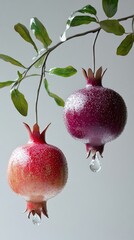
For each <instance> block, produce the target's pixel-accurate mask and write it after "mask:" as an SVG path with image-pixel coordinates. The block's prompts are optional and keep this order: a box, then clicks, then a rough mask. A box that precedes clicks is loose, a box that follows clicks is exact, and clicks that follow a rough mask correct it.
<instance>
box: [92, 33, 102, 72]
mask: <svg viewBox="0 0 134 240" xmlns="http://www.w3.org/2000/svg"><path fill="white" fill-rule="evenodd" d="M100 30H101V29H99V30H98V31H97V34H96V36H95V40H94V43H93V71H94V74H95V68H96V66H95V46H96V41H97V38H98V35H99V32H100Z"/></svg>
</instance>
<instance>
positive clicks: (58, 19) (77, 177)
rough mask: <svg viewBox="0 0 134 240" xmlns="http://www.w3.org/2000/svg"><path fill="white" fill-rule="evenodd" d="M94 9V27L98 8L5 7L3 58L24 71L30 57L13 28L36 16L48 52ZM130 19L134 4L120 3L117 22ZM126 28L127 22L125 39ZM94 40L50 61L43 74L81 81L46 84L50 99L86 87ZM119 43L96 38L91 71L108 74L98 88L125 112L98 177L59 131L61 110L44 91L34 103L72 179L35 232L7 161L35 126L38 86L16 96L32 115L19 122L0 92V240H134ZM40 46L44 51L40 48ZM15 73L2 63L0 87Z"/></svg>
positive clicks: (129, 61)
mask: <svg viewBox="0 0 134 240" xmlns="http://www.w3.org/2000/svg"><path fill="white" fill-rule="evenodd" d="M89 3H90V4H92V5H93V6H94V7H96V8H97V9H98V17H99V19H104V18H105V16H104V13H103V11H102V8H101V1H97V0H95V1H93V0H91V1H90V2H88V1H85V0H83V1H82V0H77V1H72V0H68V1H62V0H56V1H52V0H44V1H43V0H38V1H32V0H28V1H26V0H23V1H20V0H18V1H17V0H12V1H9V0H5V1H1V7H0V32H1V34H0V52H1V53H4V54H8V55H10V56H12V57H14V58H16V59H18V60H20V61H21V62H22V63H24V64H25V65H29V64H30V63H31V59H32V57H33V56H34V50H33V49H32V46H30V45H28V44H26V43H25V42H24V41H23V40H22V39H21V38H20V37H19V35H18V34H17V33H15V31H14V29H13V26H14V25H15V24H16V23H17V22H21V23H23V24H25V25H27V26H29V20H30V18H32V17H33V16H36V17H38V18H39V19H40V20H41V21H42V22H43V23H44V24H45V26H46V28H47V29H48V32H49V35H50V37H51V38H52V39H53V44H55V43H57V42H58V41H59V36H60V34H61V33H62V32H63V30H64V28H65V22H66V20H67V18H68V16H69V15H70V13H71V12H72V11H74V10H76V9H79V8H81V7H83V6H84V5H87V4H89ZM133 12H134V1H132V0H128V1H125V0H120V1H119V11H118V14H117V15H116V17H124V16H127V15H131V14H133ZM130 25H131V23H130V21H129V20H128V21H126V22H125V23H124V26H126V28H127V31H128V32H129V31H130ZM93 27H94V25H91V26H83V27H78V28H77V29H76V30H75V29H73V30H70V32H68V34H69V35H71V34H72V33H75V32H81V31H84V30H87V29H89V28H93ZM94 37H95V35H93V34H90V35H88V36H85V37H83V38H79V39H78V38H77V39H74V40H72V41H70V42H67V43H65V44H63V45H62V46H61V47H59V48H58V49H57V50H55V51H54V52H53V53H52V54H51V55H50V57H49V59H48V63H47V69H49V68H51V67H65V66H68V65H73V66H74V67H75V68H77V70H78V74H77V75H75V76H73V77H71V78H69V79H63V78H60V77H56V76H52V75H51V76H48V77H47V79H48V80H49V84H50V88H51V90H52V91H53V92H55V93H57V94H59V95H60V96H61V97H63V98H64V99H66V98H67V97H68V96H69V95H70V94H71V93H72V92H73V91H74V90H76V89H79V88H82V87H84V86H85V80H84V78H83V76H82V72H81V68H82V67H83V68H85V69H87V68H88V67H89V66H90V67H92V43H93V39H94ZM122 39H123V37H116V36H114V35H110V34H106V33H104V32H101V34H100V36H99V39H98V42H97V45H96V52H97V55H96V66H97V67H100V66H103V69H105V68H108V70H107V72H106V74H105V77H104V79H103V85H104V86H105V87H110V88H113V89H114V90H116V91H117V92H119V93H120V94H121V95H122V96H123V98H124V99H125V102H126V104H127V108H128V121H127V125H126V128H125V131H124V132H123V134H122V135H121V136H120V137H119V138H118V139H116V140H115V141H113V142H111V143H108V144H106V146H105V151H104V154H103V155H104V157H103V160H102V171H101V172H99V173H97V174H94V173H92V172H91V171H90V170H89V161H90V160H89V159H88V160H86V151H85V146H84V145H83V144H81V143H80V142H77V141H75V140H74V139H72V138H71V137H70V136H69V134H68V133H67V132H66V129H65V126H64V123H63V116H62V114H63V109H62V108H59V107H58V106H56V104H55V103H54V101H53V100H52V99H50V98H49V97H48V96H47V94H46V92H45V90H44V88H43V86H42V89H41V95H40V100H39V124H40V128H41V130H42V129H43V128H44V127H45V126H46V125H47V124H48V123H49V122H52V124H51V126H50V127H49V130H48V131H47V141H48V143H51V144H54V145H56V146H58V147H59V148H61V149H62V151H63V152H64V153H65V155H66V158H67V161H68V167H69V179H68V183H67V185H66V187H65V188H64V190H63V191H62V193H60V194H59V195H58V196H57V197H55V198H53V199H51V200H49V201H48V213H49V219H47V218H45V217H43V218H42V224H41V225H40V226H39V227H36V226H34V225H33V224H32V222H31V221H30V220H27V216H26V214H23V210H24V209H25V201H24V199H22V198H21V197H18V196H17V195H16V194H15V193H13V192H12V191H11V190H10V188H9V186H8V184H7V178H6V170H7V164H8V159H9V157H10V154H11V152H12V150H13V149H14V148H16V147H17V146H18V145H22V144H24V143H25V142H27V139H28V135H27V132H26V129H25V128H24V126H23V122H27V123H28V124H29V125H30V126H32V125H33V124H34V122H35V114H34V103H35V96H36V89H37V86H38V79H37V78H31V79H27V80H25V81H24V82H23V84H22V85H21V88H20V90H21V91H22V92H23V93H24V94H25V96H26V98H27V101H28V102H29V115H28V117H26V118H25V117H22V116H21V115H19V114H18V112H17V111H16V110H15V108H14V106H13V104H12V103H11V100H10V89H9V88H5V89H3V90H1V91H0V116H1V117H0V139H1V140H0V159H1V167H0V196H1V197H0V229H1V230H0V238H1V239H3V240H9V239H16V240H18V239H19V240H22V239H26V240H28V239H32V240H36V239H49V240H74V239H77V240H81V239H84V240H87V239H92V240H113V239H114V240H126V239H127V240H133V239H134V204H133V203H134V187H133V185H134V184H133V183H134V153H133V132H134V127H133V126H134V124H133V117H134V107H133V99H134V93H133V89H134V79H133V66H134V65H133V62H134V55H133V54H134V52H133V50H132V51H131V53H130V54H129V55H128V56H126V57H119V56H116V53H115V52H116V47H117V46H118V45H119V43H120V42H121V40H122ZM38 46H40V47H41V45H40V43H39V44H38ZM17 70H18V68H16V67H14V66H12V65H10V64H8V63H5V62H2V61H1V62H0V81H6V80H14V79H15V78H16V71H17Z"/></svg>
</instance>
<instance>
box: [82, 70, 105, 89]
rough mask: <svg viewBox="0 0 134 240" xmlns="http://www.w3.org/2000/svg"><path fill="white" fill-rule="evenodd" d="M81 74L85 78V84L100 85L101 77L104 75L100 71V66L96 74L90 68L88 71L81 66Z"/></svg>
mask: <svg viewBox="0 0 134 240" xmlns="http://www.w3.org/2000/svg"><path fill="white" fill-rule="evenodd" d="M82 71H83V75H84V77H85V78H86V81H87V85H92V86H102V77H103V76H104V73H105V72H106V70H105V71H104V72H102V67H100V68H99V69H98V70H97V71H96V74H94V73H93V71H92V69H91V68H89V69H88V71H87V72H86V70H85V69H84V68H82Z"/></svg>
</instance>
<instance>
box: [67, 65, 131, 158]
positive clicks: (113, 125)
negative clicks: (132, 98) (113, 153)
mask: <svg viewBox="0 0 134 240" xmlns="http://www.w3.org/2000/svg"><path fill="white" fill-rule="evenodd" d="M83 73H84V76H85V78H86V81H87V84H86V87H85V88H83V89H80V90H78V91H76V92H74V93H73V94H72V95H71V96H70V97H69V98H68V99H67V100H66V103H65V107H64V121H65V125H66V127H67V130H68V132H69V133H70V134H71V135H72V136H73V137H74V138H76V139H78V140H81V141H82V142H83V143H85V144H86V149H87V156H89V155H90V153H91V154H92V158H93V159H94V158H95V156H96V152H99V153H100V155H102V152H103V149H104V145H105V143H107V142H109V141H111V140H113V139H115V138H116V137H118V136H119V135H120V134H121V132H122V131H123V129H124V126H125V124H126V119H127V109H126V105H125V102H124V100H123V98H122V97H121V96H120V95H119V94H118V93H117V92H115V91H114V90H112V89H108V88H104V87H103V86H102V77H103V75H104V73H102V67H101V68H99V69H98V70H97V72H96V75H95V76H94V74H93V72H92V70H91V69H90V68H89V69H88V73H86V71H85V70H84V69H83Z"/></svg>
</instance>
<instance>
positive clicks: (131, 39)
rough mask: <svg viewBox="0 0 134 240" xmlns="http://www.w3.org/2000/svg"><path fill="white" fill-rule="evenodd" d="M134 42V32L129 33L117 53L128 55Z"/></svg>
mask: <svg viewBox="0 0 134 240" xmlns="http://www.w3.org/2000/svg"><path fill="white" fill-rule="evenodd" d="M133 43H134V36H133V34H129V35H127V36H126V37H125V39H124V40H123V41H122V42H121V44H120V45H119V47H118V48H117V55H121V56H126V55H127V54H128V53H129V51H130V50H131V48H132V46H133Z"/></svg>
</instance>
